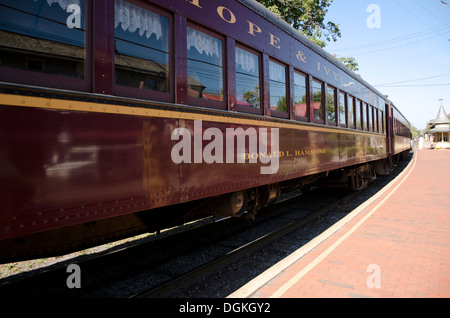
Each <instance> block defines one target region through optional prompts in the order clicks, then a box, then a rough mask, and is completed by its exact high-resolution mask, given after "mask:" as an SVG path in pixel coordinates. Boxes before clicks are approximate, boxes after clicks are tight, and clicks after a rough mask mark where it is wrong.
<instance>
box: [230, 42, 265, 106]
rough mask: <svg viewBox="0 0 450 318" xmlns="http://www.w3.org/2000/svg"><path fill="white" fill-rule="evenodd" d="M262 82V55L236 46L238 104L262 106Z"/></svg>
mask: <svg viewBox="0 0 450 318" xmlns="http://www.w3.org/2000/svg"><path fill="white" fill-rule="evenodd" d="M260 82H261V81H260V57H259V56H258V55H256V54H253V53H250V52H249V51H247V50H244V49H241V48H239V47H236V100H237V104H238V105H243V106H250V107H254V108H261V97H260V96H261V89H260Z"/></svg>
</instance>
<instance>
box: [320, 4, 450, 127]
mask: <svg viewBox="0 0 450 318" xmlns="http://www.w3.org/2000/svg"><path fill="white" fill-rule="evenodd" d="M442 1H444V2H446V3H447V5H444V3H442V2H441V0H334V1H333V2H332V3H331V5H330V7H329V8H328V13H327V15H326V17H325V22H327V21H331V22H334V23H336V24H339V29H340V30H341V34H342V36H341V38H338V40H337V41H336V42H328V43H327V45H326V47H325V50H326V51H327V52H329V53H331V54H336V55H337V56H338V57H354V58H355V60H356V62H357V63H358V64H359V71H357V72H356V73H357V74H359V75H361V77H362V78H363V79H365V80H366V81H367V82H368V83H370V84H371V85H372V86H374V87H375V88H376V89H378V90H379V91H380V92H381V93H382V94H384V95H388V98H389V99H390V100H391V101H392V102H393V103H394V104H395V106H396V107H397V108H398V109H399V110H400V111H401V113H402V114H403V115H404V116H405V117H406V118H407V119H408V120H409V122H410V123H411V124H412V125H413V126H415V127H416V128H418V129H424V128H426V123H427V122H428V121H430V120H432V119H435V118H436V115H437V113H438V111H439V107H440V105H441V103H442V105H443V106H444V108H445V110H446V112H447V114H450V0H442ZM441 99H442V100H441Z"/></svg>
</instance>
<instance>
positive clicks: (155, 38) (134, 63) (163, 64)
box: [114, 0, 170, 92]
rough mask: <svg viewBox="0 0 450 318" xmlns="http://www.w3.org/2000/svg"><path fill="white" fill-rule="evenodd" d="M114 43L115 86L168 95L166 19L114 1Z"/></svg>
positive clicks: (167, 33) (121, 1) (120, 1)
mask: <svg viewBox="0 0 450 318" xmlns="http://www.w3.org/2000/svg"><path fill="white" fill-rule="evenodd" d="M114 40H115V56H114V64H115V82H116V84H118V85H122V86H127V87H134V88H136V89H146V90H152V91H157V92H169V89H170V87H169V72H170V70H169V60H170V56H169V18H167V17H164V16H162V15H159V14H156V13H154V12H152V11H149V10H147V9H146V8H142V7H139V6H137V5H134V4H131V3H129V2H126V1H124V0H116V2H115V23H114Z"/></svg>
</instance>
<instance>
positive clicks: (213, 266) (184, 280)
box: [133, 193, 355, 298]
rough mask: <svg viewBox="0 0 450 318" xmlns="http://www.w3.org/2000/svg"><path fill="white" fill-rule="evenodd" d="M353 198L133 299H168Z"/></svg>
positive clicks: (341, 201) (286, 226)
mask: <svg viewBox="0 0 450 318" xmlns="http://www.w3.org/2000/svg"><path fill="white" fill-rule="evenodd" d="M354 196H355V193H352V194H349V195H347V196H345V197H343V198H341V199H339V200H337V201H335V202H333V203H331V204H329V205H327V206H326V207H324V208H321V209H319V210H317V211H315V212H313V213H311V214H308V215H306V216H304V217H301V218H299V219H298V220H294V221H292V222H290V223H289V224H287V225H285V226H283V227H281V228H279V229H277V230H274V231H272V232H270V233H268V234H266V235H264V236H262V237H259V238H257V239H255V240H253V241H251V242H249V243H247V244H245V245H243V246H241V247H239V248H236V249H234V250H232V251H231V252H228V253H226V254H225V255H223V256H221V257H219V258H217V259H215V260H213V261H211V262H209V263H207V264H205V265H203V266H200V267H198V268H195V269H194V270H192V271H189V272H187V273H185V274H183V275H180V276H178V277H176V278H175V279H172V280H170V281H168V282H165V283H163V284H161V285H159V286H157V287H155V288H152V289H150V290H148V291H145V292H143V293H139V294H136V295H134V296H133V297H134V298H156V297H168V296H170V295H171V293H173V292H174V291H177V290H179V289H181V288H186V287H188V286H189V285H191V284H192V283H195V282H196V281H199V280H200V279H203V278H205V277H207V276H208V275H211V274H213V273H214V272H217V271H219V270H220V269H222V268H224V267H226V266H228V265H229V264H231V263H233V262H236V261H237V260H239V259H241V258H243V257H246V256H247V255H249V254H254V253H256V252H257V251H259V250H261V249H262V248H264V247H265V246H267V245H269V244H271V243H273V242H274V241H276V240H279V239H280V238H282V237H284V236H285V235H287V234H289V233H291V232H293V231H295V230H297V229H299V228H301V227H303V226H305V225H306V224H307V223H309V222H311V221H312V220H314V219H316V218H318V217H320V216H322V215H324V214H325V213H328V212H330V211H332V210H333V209H336V208H337V207H338V206H339V205H343V204H346V203H347V202H348V201H349V200H351V199H352V198H353V197H354Z"/></svg>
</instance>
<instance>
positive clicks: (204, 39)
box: [187, 28, 220, 58]
mask: <svg viewBox="0 0 450 318" xmlns="http://www.w3.org/2000/svg"><path fill="white" fill-rule="evenodd" d="M219 41H220V40H219V39H216V38H214V37H212V36H210V35H208V34H205V33H203V32H200V31H197V30H195V29H192V28H187V47H188V50H190V49H191V47H195V48H196V49H197V51H199V52H200V53H201V54H203V53H206V55H208V56H214V55H216V56H217V57H219V58H220V53H219V52H220V50H219Z"/></svg>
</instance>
